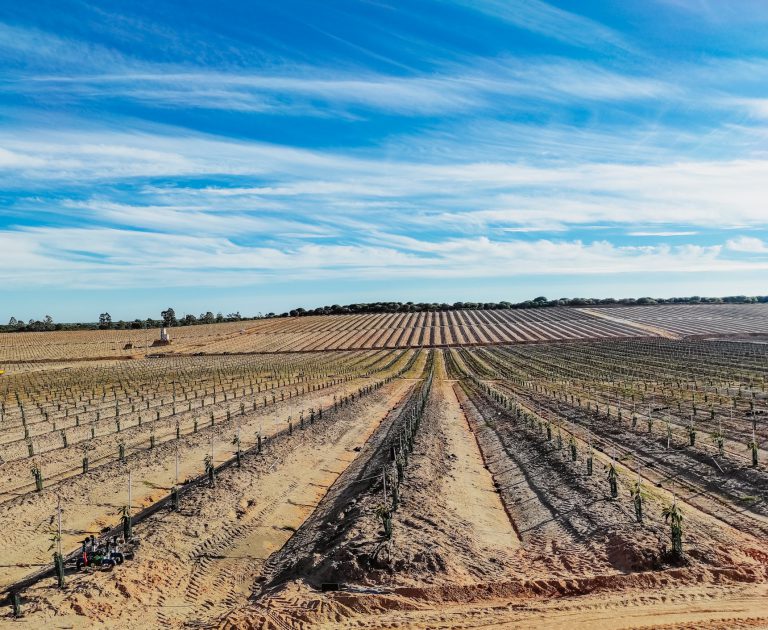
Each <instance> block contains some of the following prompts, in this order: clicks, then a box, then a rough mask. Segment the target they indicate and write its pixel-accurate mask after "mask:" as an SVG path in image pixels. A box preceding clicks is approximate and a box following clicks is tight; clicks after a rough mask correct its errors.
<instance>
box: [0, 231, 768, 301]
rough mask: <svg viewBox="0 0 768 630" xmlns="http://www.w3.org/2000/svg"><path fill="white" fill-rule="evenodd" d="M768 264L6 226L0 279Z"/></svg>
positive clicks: (475, 243) (561, 249)
mask: <svg viewBox="0 0 768 630" xmlns="http://www.w3.org/2000/svg"><path fill="white" fill-rule="evenodd" d="M669 269H675V270H676V271H678V272H707V271H737V270H753V271H754V270H758V269H768V260H766V261H764V262H755V261H743V260H734V259H729V258H727V257H724V256H723V247H721V246H719V245H713V246H706V247H704V246H697V245H692V244H685V245H680V246H674V247H673V246H669V245H655V246H644V247H636V246H617V245H614V244H612V243H610V242H607V241H595V242H592V243H585V242H583V241H580V240H574V241H553V240H549V239H539V240H535V241H522V240H509V241H501V240H492V239H489V238H487V237H478V238H446V239H442V240H438V241H427V240H419V239H414V238H410V237H400V236H397V235H391V234H385V233H379V234H375V235H374V236H373V238H372V239H371V243H365V242H361V243H355V244H349V245H347V244H339V243H328V244H318V243H304V244H299V245H286V246H276V245H274V244H272V245H263V244H254V245H244V244H236V243H234V242H233V241H232V240H230V239H228V238H224V237H214V236H192V235H174V234H164V233H156V232H146V231H134V230H118V229H106V228H94V229H85V228H53V227H48V228H29V229H25V230H19V231H12V232H11V231H5V232H0V281H2V282H3V283H4V286H8V287H22V286H23V287H30V288H33V287H44V286H68V287H71V288H94V289H98V288H106V287H144V286H146V283H147V281H148V278H151V279H152V282H153V284H154V285H155V286H199V287H214V286H244V285H251V284H259V283H263V282H268V281H269V280H270V279H272V278H273V277H275V276H279V277H280V278H281V280H292V279H296V280H299V279H304V280H314V279H317V280H340V279H347V278H356V279H393V280H395V279H398V278H422V279H423V278H476V277H494V278H514V277H519V276H534V275H542V274H559V275H590V274H619V273H639V272H642V273H666V272H668V271H669Z"/></svg>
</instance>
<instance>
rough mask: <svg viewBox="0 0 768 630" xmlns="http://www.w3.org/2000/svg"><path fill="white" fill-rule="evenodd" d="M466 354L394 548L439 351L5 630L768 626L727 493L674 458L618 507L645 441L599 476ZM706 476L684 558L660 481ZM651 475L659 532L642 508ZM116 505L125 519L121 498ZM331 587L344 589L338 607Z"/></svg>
mask: <svg viewBox="0 0 768 630" xmlns="http://www.w3.org/2000/svg"><path fill="white" fill-rule="evenodd" d="M454 355H455V356H456V361H455V362H453V363H450V364H449V365H447V364H446V361H445V356H444V351H440V350H438V351H435V352H434V353H432V354H431V355H430V356H432V357H434V381H433V383H432V388H431V391H430V393H429V396H428V398H426V403H425V405H424V408H423V409H424V410H423V416H422V420H421V423H420V425H419V430H418V433H417V434H416V438H415V440H414V446H413V451H412V452H411V453H410V454H409V458H408V465H407V466H406V467H405V468H404V477H403V480H402V483H401V484H400V485H399V499H400V502H399V506H398V508H397V510H396V511H394V512H393V515H392V527H393V531H392V536H391V538H387V537H386V536H385V535H384V531H383V527H382V521H381V520H380V518H379V515H378V513H377V509H378V508H379V507H380V506H381V505H382V503H383V497H384V496H385V495H384V486H383V484H382V470H383V469H384V470H387V471H389V472H391V473H393V474H392V475H391V476H390V477H389V484H390V486H389V491H388V492H389V494H387V495H386V496H387V497H388V498H387V501H389V500H391V496H392V495H391V483H392V480H393V478H394V476H395V475H394V465H393V463H392V461H391V458H390V447H391V446H392V445H398V444H400V443H401V442H399V438H400V436H401V435H402V430H403V428H404V427H405V426H407V424H408V422H410V419H411V418H412V412H413V411H414V410H416V409H418V408H420V395H421V392H422V391H423V389H424V388H425V387H426V383H427V380H425V375H426V373H427V371H428V370H429V369H430V366H431V365H432V363H431V360H430V359H428V354H427V353H422V355H421V356H420V357H419V359H418V361H417V362H416V363H415V364H414V365H413V366H412V368H411V369H410V370H409V371H408V373H406V374H405V375H403V377H402V378H398V379H396V380H394V381H393V382H390V383H389V384H387V385H385V386H384V387H383V388H381V389H379V390H377V391H376V392H374V393H372V394H370V395H369V396H366V397H364V398H362V399H359V400H357V401H355V402H354V403H352V404H350V405H348V406H347V407H345V408H342V409H341V410H339V411H338V412H336V413H335V414H333V416H329V417H328V418H327V419H325V420H324V421H323V422H319V423H316V424H315V425H312V426H307V427H306V428H305V429H304V430H303V431H295V432H294V434H293V435H292V436H285V435H283V436H281V437H276V438H275V439H274V440H271V441H270V442H269V443H268V447H267V449H266V451H265V452H264V454H263V455H262V456H254V457H249V458H247V459H246V460H245V461H244V464H243V466H242V468H233V469H229V470H227V471H226V472H224V473H223V474H222V475H221V476H220V478H219V479H218V482H217V485H216V487H215V488H211V487H207V486H206V487H198V488H195V489H192V490H190V491H189V492H188V493H187V494H185V496H184V497H183V500H182V509H181V510H180V512H171V511H168V510H164V511H161V512H159V513H157V514H156V515H155V516H153V517H151V518H150V519H148V520H147V521H145V522H143V523H141V524H140V525H138V526H137V528H136V530H137V533H138V534H139V536H140V538H141V541H142V542H141V547H140V551H139V554H138V557H137V558H136V559H135V560H133V561H131V562H129V563H128V564H126V565H125V566H123V567H120V568H119V569H118V570H116V571H113V572H110V573H103V572H97V573H92V574H79V575H73V576H71V577H70V578H69V585H68V588H67V589H66V590H65V591H58V590H56V589H55V588H53V585H52V581H51V580H47V581H44V582H41V583H39V584H38V585H36V586H35V587H33V588H31V589H29V590H28V591H27V592H26V593H25V601H24V604H23V605H24V609H25V617H24V619H22V620H19V621H11V620H10V619H9V618H8V617H6V618H1V617H0V627H3V626H5V625H8V626H9V627H10V626H22V627H23V626H25V625H26V626H27V627H51V628H73V627H75V628H86V627H88V628H90V627H109V628H118V627H119V628H137V629H138V628H142V629H143V628H157V627H170V628H182V627H185V628H189V627H218V628H223V629H227V630H232V629H250V628H274V629H284V628H293V629H303V628H334V629H335V628H371V629H373V628H376V629H379V628H424V629H426V628H563V629H565V628H576V629H579V630H581V629H584V630H586V629H587V628H590V629H591V628H596V629H598V630H608V629H612V628H619V629H631V628H637V629H640V628H662V629H664V628H670V629H672V628H675V629H677V630H682V629H698V628H703V629H709V630H714V629H722V630H725V629H726V628H727V629H731V628H733V629H741V628H745V629H746V628H768V536H767V535H766V531H765V530H764V529H763V528H762V527H755V526H753V524H754V523H759V522H760V521H759V520H756V519H754V518H753V516H754V515H750V514H742V517H743V518H742V520H741V521H738V520H736V518H735V512H734V513H733V514H731V513H729V514H728V515H723V513H722V510H720V509H718V508H717V507H716V506H714V505H711V504H709V503H707V498H706V497H707V492H706V491H707V487H706V484H707V483H709V482H710V481H711V480H709V481H708V480H707V479H706V477H707V475H706V474H705V473H704V472H702V471H701V470H699V469H697V468H696V466H695V461H693V460H691V461H688V460H686V459H685V458H686V457H689V455H686V454H685V453H684V452H681V453H679V454H678V456H679V457H680V458H681V459H680V460H679V461H677V460H675V459H674V458H673V457H671V456H669V454H663V456H661V455H660V456H659V457H658V460H657V462H656V465H655V466H654V467H651V468H648V469H647V470H637V469H636V467H633V465H634V464H633V461H631V460H627V461H622V462H616V466H617V470H618V475H619V476H618V490H619V492H618V497H617V498H616V499H612V498H611V497H610V496H609V493H608V484H607V479H606V469H605V466H607V465H608V464H609V462H610V456H609V454H608V452H607V451H608V450H609V449H607V446H606V445H609V444H610V443H611V442H615V443H616V444H619V443H620V442H621V441H622V440H624V439H629V438H628V436H624V435H623V434H622V433H621V432H620V427H619V428H613V429H611V430H610V431H606V432H605V433H604V434H602V433H601V434H599V435H597V436H596V438H595V442H596V446H601V447H602V448H603V450H604V451H605V452H601V451H599V450H596V451H595V452H594V454H593V457H594V474H593V475H588V474H587V473H586V470H585V454H586V453H587V452H588V450H587V444H586V443H585V442H584V441H583V440H582V439H581V438H579V439H578V440H576V441H575V442H574V444H575V446H576V449H577V457H576V460H575V461H572V459H571V457H570V450H569V448H568V446H567V445H564V446H563V447H562V448H558V445H557V440H556V434H557V424H556V423H554V424H553V425H552V427H553V437H552V439H547V438H546V435H545V434H543V433H542V430H541V429H540V428H539V427H538V426H536V425H535V424H533V425H529V424H528V423H526V422H523V421H521V420H520V419H519V418H516V416H515V414H514V413H513V411H512V410H510V408H508V407H506V406H505V405H504V404H502V403H500V402H499V401H497V400H494V398H493V397H492V396H490V395H489V394H488V393H487V392H485V391H484V389H483V387H482V386H481V385H480V384H479V383H477V382H474V381H472V380H471V379H468V378H461V379H460V380H456V379H455V378H453V377H457V376H460V374H459V372H461V371H462V370H467V371H485V370H487V371H490V372H492V371H493V366H491V365H489V364H488V363H487V362H486V361H485V360H484V359H483V358H482V356H480V357H478V356H475V355H473V354H472V352H471V351H469V352H462V353H458V352H457V353H454ZM449 367H450V368H451V369H447V368H449ZM505 391H506V392H507V393H512V391H513V388H508V389H507V390H505ZM518 393H519V392H518ZM317 395H327V394H326V393H320V392H318V393H317ZM523 398H524V397H523V396H522V395H521V396H520V399H521V401H523V402H525V403H526V404H527V405H528V407H527V409H528V411H527V413H531V414H537V413H541V414H544V415H545V416H546V417H547V418H554V417H555V416H554V415H553V414H554V413H555V412H556V411H557V410H558V407H554V408H551V409H550V408H548V407H546V405H545V404H544V403H545V400H546V397H544V396H543V395H542V396H533V395H531V396H528V397H527V398H525V400H523ZM538 417H542V416H538ZM577 420H578V419H577V418H575V417H574V422H576V421H577ZM249 422H251V421H250V420H249ZM252 422H253V423H254V424H253V426H255V423H257V422H258V419H257V418H256V417H254V419H253V420H252ZM249 426H250V425H249ZM253 426H251V427H250V428H249V430H252V429H253ZM598 440H604V441H605V442H604V443H601V444H598V443H597V442H598ZM222 444H225V437H224V436H223V437H222ZM205 447H206V439H205V438H203V437H201V438H200V443H199V444H197V443H193V444H191V445H190V446H189V448H190V449H192V450H193V451H194V449H199V452H198V451H194V453H195V454H196V455H197V459H199V460H200V461H201V460H202V454H203V453H204V452H205ZM652 447H653V444H652V443H649V444H648V449H647V453H645V455H646V456H647V457H653V456H654V451H653V448H652ZM158 450H160V449H158ZM171 456H172V451H171V452H170V453H169V454H168V455H167V457H166V459H165V460H164V462H154V463H153V462H151V461H148V462H147V463H146V469H145V474H146V475H150V474H156V475H157V476H158V479H159V480H160V481H158V485H160V484H162V483H164V484H165V486H166V487H167V483H168V482H167V479H168V475H169V472H170V470H169V462H170V461H172V460H171V459H168V458H169V457H171ZM191 461H195V459H194V458H193V459H192V460H191ZM153 466H157V468H156V469H155V468H153ZM664 466H670V467H672V468H670V469H669V470H667V469H665V468H664ZM686 467H688V468H690V473H689V474H688V476H687V477H685V478H684V479H685V480H687V482H688V483H689V484H691V485H690V487H689V488H688V489H687V490H686V491H685V492H680V487H681V486H678V488H677V492H676V499H675V500H676V501H677V502H678V505H679V506H680V507H681V509H682V511H683V514H684V546H685V551H686V554H685V558H684V559H682V560H681V559H679V558H675V557H673V556H672V555H671V554H670V553H669V546H670V545H669V525H668V523H666V522H665V521H664V518H663V517H662V508H663V507H664V506H666V505H668V504H669V503H670V502H671V500H672V495H671V493H670V488H668V487H667V486H666V485H665V484H664V483H662V487H658V486H657V483H658V482H659V480H662V481H663V480H664V479H665V478H666V476H667V475H672V474H674V475H680V476H681V477H680V478H681V482H682V480H683V476H682V473H683V472H684V469H686ZM637 472H640V473H641V475H642V476H641V480H642V482H643V484H644V488H645V494H644V521H643V523H642V524H640V523H637V522H636V519H635V516H634V512H633V507H632V503H631V499H630V496H629V489H630V487H631V485H632V483H633V482H634V481H635V479H636V478H637V477H636V474H637ZM104 474H105V476H104V481H103V485H104V487H105V488H111V486H110V484H112V483H114V484H116V485H115V487H114V489H113V492H116V493H119V492H120V487H119V483H118V478H117V477H116V476H114V475H112V476H110V475H108V474H107V473H106V472H105V473H104ZM755 474H757V475H762V474H763V471H762V470H760V471H757V472H756V473H755ZM163 475H165V476H164V477H163ZM755 478H757V477H755ZM761 478H762V477H761ZM99 479H101V478H99ZM696 484H701V485H700V486H697V485H696ZM68 487H69V486H68ZM697 487H698V490H697ZM71 490H72V492H74V493H75V494H74V495H73V499H72V500H73V501H74V500H75V497H76V496H86V497H87V496H90V495H89V494H88V490H89V489H88V488H87V487H75V486H74V485H73V486H71ZM151 491H156V492H158V493H165V492H166V490H165V489H163V488H155V489H152V488H150V489H148V492H150V495H151ZM97 498H99V500H100V501H102V502H103V503H104V505H102V507H101V509H102V510H107V511H106V512H105V513H109V511H108V509H111V508H109V506H108V504H109V503H110V499H109V497H108V496H107V495H106V494H105V495H103V496H100V497H97ZM27 500H28V499H26V498H25V499H24V502H20V505H23V510H22V511H19V512H17V513H16V515H15V516H14V518H11V517H7V518H6V520H5V521H2V519H3V518H4V516H3V514H2V511H0V527H6V528H9V529H8V531H9V532H10V533H11V536H16V540H17V541H18V543H17V544H20V545H23V544H24V540H23V535H22V534H21V533H16V532H21V531H22V530H23V527H24V526H26V527H33V518H32V517H31V516H27V514H30V515H34V514H35V511H34V506H35V503H34V501H33V502H32V503H29V504H27V503H25V502H26V501H27ZM89 500H93V501H94V503H95V502H96V501H95V499H89ZM112 502H113V503H114V504H115V505H117V504H119V503H120V500H119V499H117V500H114V499H113V500H112ZM19 509H21V508H19ZM89 509H91V508H89ZM27 510H29V511H27ZM22 514H23V519H22V518H20V515H22ZM755 514H757V513H755ZM22 520H23V521H24V522H23V523H22V522H21V521H22ZM89 526H93V525H89ZM0 544H6V543H0ZM12 545H13V543H8V547H7V549H8V552H9V553H11V554H13V553H15V551H14V550H13V548H12ZM323 584H334V585H335V586H337V587H338V589H339V590H334V591H330V592H321V586H322V585H323Z"/></svg>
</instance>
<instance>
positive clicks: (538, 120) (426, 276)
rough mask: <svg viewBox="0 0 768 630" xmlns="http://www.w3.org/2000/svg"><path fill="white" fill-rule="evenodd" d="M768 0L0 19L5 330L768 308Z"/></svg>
mask: <svg viewBox="0 0 768 630" xmlns="http://www.w3.org/2000/svg"><path fill="white" fill-rule="evenodd" d="M766 28H768V3H765V2H762V1H760V0H754V1H750V0H741V1H739V0H734V1H732V2H728V3H726V2H720V1H719V0H634V1H627V2H615V1H607V0H605V1H603V0H592V1H590V2H577V1H576V0H570V1H565V0H559V1H551V2H545V1H543V0H508V1H502V0H429V1H427V0H408V1H407V2H405V1H403V2H387V1H385V0H367V1H362V0H361V1H357V2H353V1H340V0H328V1H326V2H313V1H306V2H304V1H297V0H283V1H282V2H279V3H278V2H265V1H261V2H244V1H240V2H234V1H231V0H230V1H223V2H222V1H220V2H216V3H211V2H195V1H190V0H187V1H185V2H155V3H134V2H127V1H126V2H106V1H102V2H98V3H89V2H84V1H78V2H74V1H67V0H56V1H55V2H54V1H51V2H45V1H40V2H35V3H23V2H16V3H10V2H6V3H3V4H2V6H0V282H1V283H2V288H1V289H0V319H2V320H5V319H8V318H9V317H10V316H12V315H13V316H16V317H21V318H24V319H29V318H30V317H37V318H39V317H42V316H43V315H45V314H47V313H49V314H51V315H52V316H53V317H54V318H55V319H56V320H58V321H68V320H78V319H86V320H93V319H95V318H96V317H97V316H98V313H100V312H102V311H104V310H109V311H110V312H111V313H112V315H113V317H115V318H116V319H117V318H124V319H128V318H133V317H136V316H146V315H148V314H155V315H156V314H157V312H159V310H160V309H161V308H165V307H166V306H168V305H172V306H174V307H175V308H176V310H177V312H179V313H184V312H192V313H195V314H197V313H200V312H201V311H205V310H214V311H218V310H220V311H223V312H225V313H226V312H230V311H234V310H240V311H241V312H243V313H244V314H256V313H258V312H267V311H282V310H286V309H288V308H290V307H293V306H308V307H312V306H318V305H322V304H331V303H348V302H355V301H374V300H404V301H405V300H414V301H422V300H423V301H433V300H439V301H443V300H445V301H455V300H482V301H486V300H502V299H506V300H521V299H526V298H531V297H535V296H536V295H540V294H544V295H547V296H549V297H573V296H598V297H605V296H614V297H624V296H639V295H648V294H650V295H659V296H673V295H691V294H699V295H727V294H741V293H746V294H766V293H768V284H767V283H766V281H765V278H766V277H768V276H767V275H766V271H767V270H768V195H767V194H766V193H768V39H767V38H766V37H765V36H764V35H765V33H766Z"/></svg>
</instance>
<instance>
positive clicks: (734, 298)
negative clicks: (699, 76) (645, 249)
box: [280, 295, 768, 317]
mask: <svg viewBox="0 0 768 630" xmlns="http://www.w3.org/2000/svg"><path fill="white" fill-rule="evenodd" d="M767 302H768V295H759V296H752V297H750V296H747V295H731V296H728V297H714V298H709V297H700V296H698V295H694V296H692V297H679V298H651V297H641V298H622V299H618V300H617V299H614V298H603V299H599V298H560V299H559V300H550V299H548V298H545V297H544V296H540V297H537V298H534V299H533V300H525V301H524V302H454V303H453V304H447V303H445V302H443V303H442V304H440V303H437V302H371V303H368V304H347V305H346V306H339V305H338V304H334V305H333V306H321V307H319V308H315V309H303V308H296V309H293V310H291V311H289V312H288V313H283V314H282V315H281V316H280V317H301V316H303V315H346V314H350V313H421V312H425V311H461V310H467V309H486V310H506V309H521V308H547V307H551V306H610V305H614V306H647V305H652V304H757V303H767Z"/></svg>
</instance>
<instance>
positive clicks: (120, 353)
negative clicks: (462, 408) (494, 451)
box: [0, 304, 768, 371]
mask: <svg viewBox="0 0 768 630" xmlns="http://www.w3.org/2000/svg"><path fill="white" fill-rule="evenodd" d="M170 332H171V338H172V343H171V345H169V346H153V345H152V343H153V341H155V340H157V339H159V337H160V330H159V329H156V328H155V329H150V330H147V331H144V330H96V331H76V332H47V333H3V334H0V366H2V367H4V368H5V369H6V370H17V371H18V370H25V371H29V370H33V369H39V364H40V363H43V364H51V367H53V366H55V365H56V364H57V363H67V362H71V361H75V360H81V361H91V362H96V363H98V362H101V363H103V362H105V361H114V360H118V359H120V360H128V359H137V358H141V357H144V356H147V355H156V354H162V355H175V356H188V355H195V354H212V355H220V354H253V353H257V354H258V353H278V354H280V353H293V352H317V351H327V350H376V349H389V348H429V347H454V346H456V347H469V346H484V345H505V344H511V343H540V342H551V341H564V340H594V339H621V338H627V337H664V338H681V337H685V336H689V335H725V334H728V335H739V334H740V335H745V334H746V335H768V304H737V305H728V304H719V305H706V304H701V305H673V304H665V305H659V306H633V307H593V308H574V307H561V308H541V309H529V310H466V311H438V312H424V313H391V314H369V315H317V316H307V317H288V318H282V317H278V318H272V319H261V320H248V321H241V322H229V323H223V324H206V325H201V326H182V327H175V328H172V329H171V331H170ZM36 366H37V368H36Z"/></svg>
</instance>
